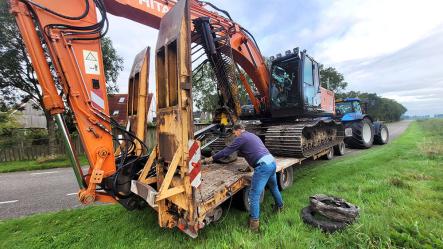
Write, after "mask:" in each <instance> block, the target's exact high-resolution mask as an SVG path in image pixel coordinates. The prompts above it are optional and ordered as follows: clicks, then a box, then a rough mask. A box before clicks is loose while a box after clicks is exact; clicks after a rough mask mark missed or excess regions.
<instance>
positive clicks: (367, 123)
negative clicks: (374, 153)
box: [345, 118, 374, 149]
mask: <svg viewBox="0 0 443 249" xmlns="http://www.w3.org/2000/svg"><path fill="white" fill-rule="evenodd" d="M348 127H351V128H352V137H348V138H345V143H346V144H347V145H349V146H350V147H352V148H356V149H369V148H371V147H372V144H373V143H374V126H373V124H372V121H371V120H370V119H369V118H364V119H363V120H360V121H353V122H350V123H349V124H348V125H347V128H348Z"/></svg>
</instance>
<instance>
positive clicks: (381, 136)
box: [374, 124, 389, 145]
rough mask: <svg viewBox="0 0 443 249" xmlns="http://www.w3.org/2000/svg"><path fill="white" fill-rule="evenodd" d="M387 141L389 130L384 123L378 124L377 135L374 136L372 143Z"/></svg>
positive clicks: (385, 142) (384, 142) (381, 143)
mask: <svg viewBox="0 0 443 249" xmlns="http://www.w3.org/2000/svg"><path fill="white" fill-rule="evenodd" d="M388 142H389V130H388V127H386V125H384V124H380V125H379V130H378V132H377V135H375V137H374V143H376V144H380V145H383V144H387V143H388Z"/></svg>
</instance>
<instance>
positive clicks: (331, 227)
mask: <svg viewBox="0 0 443 249" xmlns="http://www.w3.org/2000/svg"><path fill="white" fill-rule="evenodd" d="M300 216H301V218H302V220H303V222H304V223H306V224H309V225H311V226H313V227H317V228H320V229H321V230H323V231H324V232H328V233H333V232H335V231H338V230H342V229H344V228H345V227H346V226H347V225H348V224H347V223H346V222H340V221H333V220H329V219H328V218H326V217H324V216H321V215H320V214H318V213H316V212H315V211H314V210H313V209H312V208H311V207H310V206H307V207H305V208H303V209H302V210H301V213H300Z"/></svg>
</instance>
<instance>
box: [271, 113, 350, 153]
mask: <svg viewBox="0 0 443 249" xmlns="http://www.w3.org/2000/svg"><path fill="white" fill-rule="evenodd" d="M343 138H344V128H343V125H342V124H341V123H337V122H335V121H334V120H324V119H315V120H309V121H298V122H297V123H296V124H285V125H275V126H268V127H267V129H266V132H265V134H264V140H265V145H266V147H267V148H268V149H269V151H270V152H271V153H272V154H273V155H275V156H285V157H295V158H307V157H311V156H313V155H315V154H317V153H320V152H321V151H323V150H326V149H328V148H330V147H332V146H334V145H336V144H337V143H339V142H340V141H342V140H343Z"/></svg>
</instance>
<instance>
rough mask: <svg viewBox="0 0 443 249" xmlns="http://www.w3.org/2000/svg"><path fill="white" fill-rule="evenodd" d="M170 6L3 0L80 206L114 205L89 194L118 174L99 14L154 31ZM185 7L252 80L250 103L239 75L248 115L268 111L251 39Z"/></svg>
mask: <svg viewBox="0 0 443 249" xmlns="http://www.w3.org/2000/svg"><path fill="white" fill-rule="evenodd" d="M175 4H176V2H175V1H170V0H77V1H61V0H60V1H54V0H10V8H11V12H12V13H13V14H14V15H15V17H16V21H17V24H18V27H19V30H20V33H21V34H22V37H23V40H24V44H25V46H26V48H27V51H28V53H29V56H30V58H31V61H32V64H33V67H34V69H35V72H36V75H37V78H38V81H39V84H40V86H41V90H42V94H43V99H44V107H45V109H46V110H48V111H49V112H50V113H51V114H53V115H54V116H55V118H56V121H57V123H58V126H59V128H60V129H61V130H62V134H63V136H64V139H65V141H66V146H67V151H68V154H69V157H70V159H71V162H72V164H73V165H74V167H73V168H74V171H75V174H76V177H77V181H78V184H79V186H80V189H81V190H80V192H79V198H80V200H81V201H82V202H83V203H85V204H89V203H92V202H94V201H105V202H113V201H115V199H116V196H115V194H114V195H113V194H109V191H108V192H104V191H97V190H96V189H97V188H96V187H97V185H99V184H103V179H105V178H107V177H109V176H112V175H114V174H116V173H120V172H118V171H119V170H118V169H117V167H116V162H115V157H114V154H113V150H114V148H113V134H112V131H111V127H112V125H115V124H114V123H113V120H112V119H111V118H110V115H109V109H108V100H107V93H106V79H105V74H104V68H103V60H102V57H103V55H102V51H101V47H100V38H101V37H102V36H103V35H104V34H105V33H106V30H107V28H108V20H107V18H106V14H107V12H109V13H111V14H114V15H117V16H122V17H124V18H127V19H131V20H134V21H136V22H139V23H142V24H145V25H147V26H150V27H152V28H155V29H158V28H159V27H160V21H161V19H162V17H163V16H164V15H165V13H167V12H168V11H169V10H170V9H171V8H172V6H174V5H175ZM189 4H190V10H191V11H190V12H191V19H196V18H200V17H209V19H211V20H212V22H213V23H216V24H217V25H219V26H221V27H223V30H222V31H221V32H223V33H224V35H226V36H227V37H229V43H230V47H231V48H232V54H233V59H234V61H235V63H237V64H238V65H240V66H241V68H242V69H243V70H244V71H245V72H246V74H247V75H248V76H249V77H250V78H251V79H252V81H253V83H254V85H255V87H256V88H257V90H258V91H259V93H260V98H257V97H256V96H255V95H254V93H253V91H252V89H251V87H250V86H249V85H248V83H247V80H246V77H245V76H244V75H240V80H241V82H242V83H243V84H244V85H245V88H246V90H247V92H248V94H249V97H250V98H251V102H252V103H253V104H254V106H255V109H256V111H259V105H260V104H265V105H268V103H269V96H268V95H269V82H268V81H269V72H268V70H267V67H266V64H265V60H264V58H263V56H262V55H261V53H260V50H259V48H258V46H257V45H256V43H255V41H254V39H253V37H252V36H251V35H250V34H249V33H248V32H247V31H246V30H245V29H244V28H242V27H241V26H240V25H238V24H237V23H235V22H234V21H233V20H232V19H231V18H230V16H229V14H227V13H224V14H225V16H222V15H220V14H218V13H217V12H213V11H210V10H208V9H207V7H208V6H209V7H212V8H213V9H214V8H215V9H216V10H219V9H217V8H216V7H215V6H213V5H212V4H210V3H206V2H203V1H197V0H192V1H189ZM97 11H98V13H97ZM219 11H221V12H223V11H222V10H219ZM191 26H192V25H191ZM48 55H49V57H48ZM56 82H57V83H59V85H60V86H61V87H62V90H63V96H64V98H65V100H66V102H67V103H68V104H69V108H70V109H71V110H72V111H73V113H74V117H75V123H76V125H77V129H78V132H79V135H80V138H81V140H82V144H83V146H84V149H85V152H86V155H87V158H88V161H89V163H90V168H89V171H88V173H87V174H86V175H83V172H82V170H81V167H80V165H79V162H78V160H77V158H76V155H75V152H74V151H73V147H72V145H71V142H70V138H69V134H68V132H67V130H66V128H65V124H64V121H63V118H62V115H61V114H62V113H63V112H64V110H65V106H64V102H63V99H62V97H61V95H60V94H59V93H58V91H57V87H56ZM131 139H135V138H134V137H132V138H131ZM114 184H116V183H115V182H114ZM105 187H106V186H105ZM111 192H112V191H111Z"/></svg>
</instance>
